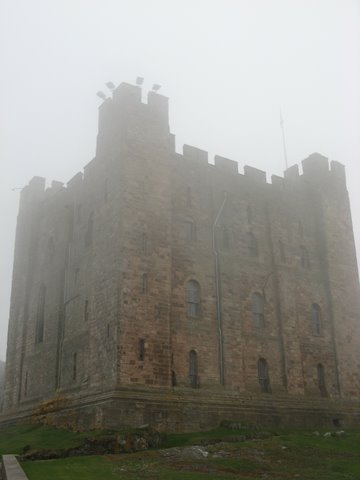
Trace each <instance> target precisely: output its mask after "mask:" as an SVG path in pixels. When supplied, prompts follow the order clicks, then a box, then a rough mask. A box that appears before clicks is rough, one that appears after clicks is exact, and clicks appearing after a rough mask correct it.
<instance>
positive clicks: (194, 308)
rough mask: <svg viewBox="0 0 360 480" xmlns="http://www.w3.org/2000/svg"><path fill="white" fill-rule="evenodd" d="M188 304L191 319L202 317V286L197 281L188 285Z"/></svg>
mask: <svg viewBox="0 0 360 480" xmlns="http://www.w3.org/2000/svg"><path fill="white" fill-rule="evenodd" d="M186 304H187V314H188V316H189V317H198V316H199V315H200V285H199V284H198V282H197V281H196V280H190V281H189V282H188V283H187V285H186Z"/></svg>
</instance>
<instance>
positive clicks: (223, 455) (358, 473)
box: [0, 426, 360, 480]
mask: <svg viewBox="0 0 360 480" xmlns="http://www.w3.org/2000/svg"><path fill="white" fill-rule="evenodd" d="M99 433H100V432H91V433H90V434H89V433H82V434H76V433H70V432H65V431H62V430H56V429H52V428H50V427H44V426H21V427H15V428H13V429H7V430H5V431H0V452H1V453H10V452H12V453H17V452H19V451H20V450H21V449H22V447H23V446H24V445H31V446H32V448H63V447H69V446H74V445H77V444H79V443H81V441H82V439H83V438H84V437H88V436H89V435H98V434H99ZM242 433H243V432H231V431H228V430H224V429H218V430H216V431H212V432H200V433H193V434H180V435H171V436H169V437H168V439H167V440H166V443H165V444H164V445H163V447H174V446H186V445H192V444H198V443H202V444H203V443H206V440H209V441H211V440H214V439H216V440H221V439H223V440H224V442H223V443H221V444H213V445H210V446H208V447H205V448H207V449H208V451H209V456H208V457H207V458H206V459H194V458H190V457H187V456H184V455H181V456H180V457H179V456H164V454H163V453H162V451H161V450H158V451H156V450H152V451H146V452H139V453H134V454H127V455H107V456H103V457H100V456H92V457H72V458H66V459H61V460H48V461H34V462H24V463H23V468H24V470H25V472H26V473H27V474H28V477H29V479H30V480H32V479H34V480H45V479H46V480H48V479H50V478H51V480H82V479H84V480H85V479H86V480H99V479H101V480H106V479H109V480H112V479H127V480H135V479H136V480H138V479H139V478H140V479H142V480H146V479H153V480H155V479H159V480H163V479H164V480H165V479H170V480H202V479H204V480H205V479H207V480H208V479H209V478H211V479H214V480H231V479H243V480H250V479H252V480H253V479H264V478H266V479H271V480H285V479H297V478H299V479H301V480H314V479H316V480H335V479H336V480H358V479H360V432H359V431H350V432H349V433H348V434H347V436H346V437H343V438H333V437H331V438H323V437H322V436H320V437H315V436H311V435H308V434H306V433H305V432H301V431H296V432H295V431H292V432H290V431H288V432H281V434H280V435H277V436H273V437H271V438H267V439H261V440H248V441H246V442H238V443H237V442H231V443H227V442H226V437H227V436H229V435H230V436H234V435H239V434H242Z"/></svg>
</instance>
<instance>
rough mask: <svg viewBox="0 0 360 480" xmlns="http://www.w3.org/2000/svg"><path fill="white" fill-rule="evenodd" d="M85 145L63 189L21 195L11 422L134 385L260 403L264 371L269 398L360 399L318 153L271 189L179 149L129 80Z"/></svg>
mask: <svg viewBox="0 0 360 480" xmlns="http://www.w3.org/2000/svg"><path fill="white" fill-rule="evenodd" d="M97 140H98V141H97V151H96V157H95V158H94V159H93V160H92V161H91V162H90V163H89V164H88V165H86V167H85V169H84V174H81V173H79V174H77V175H75V177H73V179H71V180H70V181H69V182H68V184H67V186H66V187H65V186H63V184H61V183H59V182H53V184H52V186H51V187H50V188H48V189H45V181H44V179H41V178H38V177H35V178H34V179H33V180H32V181H31V182H30V184H29V186H27V187H26V188H25V189H24V190H23V192H22V195H21V203H20V211H19V217H18V226H17V235H16V246H15V259H14V274H13V288H12V299H11V309H10V321H9V336H8V351H7V361H6V365H7V371H6V385H5V397H4V411H5V412H9V411H16V410H17V409H19V408H20V406H26V405H27V404H29V405H34V404H36V403H37V402H40V401H43V400H44V399H51V398H52V397H54V396H60V397H61V396H64V397H69V396H70V397H73V398H75V397H78V398H80V397H81V398H84V397H86V396H87V395H88V396H90V395H93V394H97V393H101V392H111V391H115V390H116V389H118V388H123V387H129V388H131V387H132V386H133V387H134V388H138V387H139V386H144V387H146V388H149V389H154V391H155V390H156V389H158V388H164V387H165V388H168V389H169V392H170V391H173V390H174V389H175V390H181V389H185V390H187V389H190V388H191V387H196V388H198V389H201V390H203V391H209V394H211V393H210V392H226V391H229V392H232V395H233V394H236V393H237V392H238V393H242V392H248V393H252V394H256V395H261V385H260V383H261V381H259V367H258V366H259V361H260V360H261V359H262V360H261V361H266V364H267V369H266V382H265V383H266V385H267V387H266V389H267V390H268V393H272V394H274V395H276V394H279V395H286V394H291V395H294V396H304V395H306V396H310V397H311V396H314V397H315V396H316V397H320V395H327V396H330V397H334V398H336V397H341V396H342V397H345V398H348V397H352V398H358V397H359V393H360V381H359V371H360V370H359V366H360V365H359V362H360V360H359V353H358V348H357V346H358V345H359V341H360V336H359V311H360V309H359V298H360V297H359V283H358V272H357V269H356V254H355V246H354V238H353V233H352V225H351V215H350V207H349V201H348V196H347V192H346V184H345V175H344V168H343V167H342V166H341V165H340V164H338V163H336V162H332V164H331V168H330V169H329V165H328V161H327V159H326V158H325V157H322V156H321V155H319V154H313V155H311V156H310V157H309V158H308V159H306V160H304V162H303V174H302V175H300V174H299V171H298V167H297V166H294V167H291V168H290V169H288V170H287V171H286V172H285V177H284V178H280V177H275V176H274V177H272V183H271V184H269V183H267V182H266V174H265V173H264V172H262V171H259V170H257V169H255V168H251V167H245V170H244V174H239V173H238V166H237V163H236V162H233V161H231V160H229V159H226V158H223V157H219V156H218V157H215V164H214V165H213V164H209V163H208V155H207V152H204V151H202V150H199V149H196V148H194V147H191V146H187V145H185V146H184V150H183V154H178V153H175V148H174V144H175V142H174V137H173V135H172V134H170V132H169V125H168V102H167V99H166V98H165V97H163V96H161V95H158V94H155V93H153V92H151V93H150V94H149V96H148V101H147V103H143V102H142V101H141V91H140V88H139V87H134V86H131V85H127V84H122V85H120V86H119V87H118V88H117V89H116V90H115V92H114V95H113V98H112V99H107V100H106V101H105V102H104V103H103V105H102V106H101V107H100V114H99V133H98V139H97ZM194 281H195V282H197V285H198V286H199V292H198V297H199V298H198V300H199V301H198V305H197V307H196V308H197V313H196V315H191V314H190V315H189V307H188V305H187V303H188V293H187V288H188V284H189V282H194ZM254 294H257V295H258V296H259V297H261V299H262V301H263V311H262V313H261V315H262V317H261V321H260V324H256V319H255V316H254V312H253V310H254V307H253V302H252V299H253V298H254V297H253V296H254ZM313 305H315V306H316V308H317V309H318V312H319V315H318V318H317V320H318V325H317V326H314V317H313V314H312V306H313ZM194 355H195V357H196V366H194V365H192V366H191V365H190V358H193V357H194ZM191 356H193V357H191ZM319 369H320V370H319ZM319 371H322V379H320V378H319ZM194 372H195V374H196V381H195V382H194V381H193V379H192V378H191V375H193V374H194ZM260 376H261V375H260ZM260 380H261V379H260ZM171 389H172V390H171Z"/></svg>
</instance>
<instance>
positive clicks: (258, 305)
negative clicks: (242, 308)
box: [251, 292, 265, 328]
mask: <svg viewBox="0 0 360 480" xmlns="http://www.w3.org/2000/svg"><path fill="white" fill-rule="evenodd" d="M251 310H252V323H253V326H254V327H257V328H262V327H263V326H264V325H265V316H264V297H263V296H262V295H261V294H260V293H258V292H255V293H253V294H252V296H251Z"/></svg>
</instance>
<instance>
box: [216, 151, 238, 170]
mask: <svg viewBox="0 0 360 480" xmlns="http://www.w3.org/2000/svg"><path fill="white" fill-rule="evenodd" d="M214 164H215V167H217V168H220V169H222V170H225V171H228V172H229V173H239V168H238V163H237V162H235V161H234V160H230V159H229V158H225V157H221V156H219V155H215V162H214Z"/></svg>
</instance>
